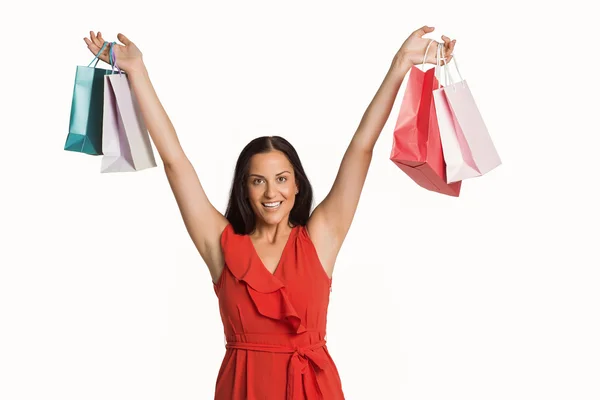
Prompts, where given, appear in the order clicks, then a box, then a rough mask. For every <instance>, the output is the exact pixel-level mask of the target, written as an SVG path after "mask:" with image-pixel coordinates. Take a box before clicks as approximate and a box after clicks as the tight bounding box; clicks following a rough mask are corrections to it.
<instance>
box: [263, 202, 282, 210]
mask: <svg viewBox="0 0 600 400" xmlns="http://www.w3.org/2000/svg"><path fill="white" fill-rule="evenodd" d="M281 203H283V201H274V202H269V203H261V204H262V206H263V207H264V208H265V209H267V210H277V209H278V208H279V207H281ZM267 204H270V205H271V204H277V205H276V206H267Z"/></svg>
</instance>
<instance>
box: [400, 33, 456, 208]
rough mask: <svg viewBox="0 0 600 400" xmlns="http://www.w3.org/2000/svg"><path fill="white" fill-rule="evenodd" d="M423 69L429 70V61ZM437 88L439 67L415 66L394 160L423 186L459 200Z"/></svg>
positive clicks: (406, 96)
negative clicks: (442, 135)
mask: <svg viewBox="0 0 600 400" xmlns="http://www.w3.org/2000/svg"><path fill="white" fill-rule="evenodd" d="M433 42H434V41H433V40H432V41H431V42H430V43H429V45H431V43H433ZM428 49H429V46H428V47H427V50H428ZM427 50H426V51H425V54H427ZM422 67H423V68H425V59H423V66H422ZM434 87H439V83H438V80H437V78H436V77H435V68H431V69H429V70H427V71H425V72H423V71H421V70H420V69H419V68H417V67H416V66H413V67H412V69H411V70H410V75H409V77H408V83H407V86H406V91H405V93H404V98H403V99H402V104H401V105H400V113H399V115H398V119H397V122H396V127H395V128H394V141H393V145H392V153H391V156H390V160H392V161H393V162H394V163H395V164H396V165H397V166H398V167H399V168H400V169H401V170H402V171H404V172H405V173H406V174H407V175H408V176H409V177H410V178H411V179H412V180H413V181H415V182H416V183H417V184H418V185H420V186H421V187H423V188H425V189H427V190H431V191H434V192H438V193H441V194H446V195H449V196H455V197H458V196H459V194H460V187H461V182H455V183H451V184H448V183H447V182H446V164H445V162H444V155H443V151H442V144H441V139H440V133H439V128H438V123H437V116H436V110H435V106H434V103H433V89H434Z"/></svg>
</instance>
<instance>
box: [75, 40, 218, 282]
mask: <svg viewBox="0 0 600 400" xmlns="http://www.w3.org/2000/svg"><path fill="white" fill-rule="evenodd" d="M90 37H91V39H92V40H91V41H86V43H88V42H89V43H88V47H89V48H90V50H91V51H92V52H93V53H94V54H96V53H97V52H98V51H100V48H101V47H102V44H103V43H104V39H102V36H101V34H100V33H99V34H98V36H96V35H93V33H92V32H90ZM118 38H119V40H120V41H121V42H122V43H124V46H122V45H116V46H113V47H114V52H115V54H116V58H117V63H118V66H119V67H120V68H122V69H123V70H124V71H126V73H127V76H128V79H129V82H130V85H131V88H132V91H133V93H134V95H135V98H136V99H137V101H138V103H139V107H140V112H141V114H142V117H143V119H144V123H145V124H146V127H147V128H148V132H149V134H150V137H151V138H152V141H153V142H154V145H155V146H156V149H157V151H158V153H159V155H160V158H161V160H162V161H163V164H164V169H165V173H166V175H167V179H168V181H169V185H170V186H171V189H172V191H173V194H174V195H175V200H176V202H177V205H178V206H179V210H180V212H181V216H182V217H183V221H184V224H185V227H186V229H187V231H188V233H189V235H190V237H191V239H192V241H193V242H194V245H195V246H196V248H197V249H198V251H199V253H200V255H201V256H202V258H203V260H204V262H205V263H206V264H207V266H208V268H209V270H210V274H211V276H212V278H213V281H216V280H217V278H218V276H219V275H220V273H221V271H222V270H223V265H224V263H223V256H222V253H221V244H220V237H221V232H223V229H224V228H225V226H226V225H227V223H228V221H227V219H226V218H225V217H224V216H223V215H222V214H221V213H220V212H219V211H218V210H217V209H216V208H215V207H214V206H213V205H212V204H211V203H210V201H209V200H208V197H207V196H206V193H205V192H204V189H203V188H202V185H201V184H200V180H199V179H198V175H197V174H196V171H195V170H194V167H193V166H192V164H191V162H190V161H189V160H188V158H187V157H186V155H185V153H184V151H183V149H182V147H181V144H180V143H179V139H178V138H177V134H176V132H175V128H174V127H173V124H172V123H171V120H170V119H169V116H168V115H167V113H166V112H165V109H164V108H163V106H162V104H161V102H160V100H159V99H158V96H157V94H156V91H155V90H154V87H153V85H152V82H151V81H150V77H149V75H148V70H147V69H146V67H145V65H144V63H143V61H142V54H141V52H140V51H139V49H138V48H137V47H136V46H135V44H134V43H133V42H131V41H130V40H129V39H127V37H125V36H124V35H122V34H119V35H118ZM100 59H102V60H103V61H105V62H108V61H109V58H108V50H106V51H105V54H103V55H102V56H101V57H100Z"/></svg>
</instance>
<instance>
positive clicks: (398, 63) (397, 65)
mask: <svg viewBox="0 0 600 400" xmlns="http://www.w3.org/2000/svg"><path fill="white" fill-rule="evenodd" d="M412 66H413V63H412V62H411V61H410V60H408V59H407V58H406V57H404V56H403V55H401V54H398V55H396V57H394V61H393V62H392V66H391V68H390V73H391V74H392V75H394V76H397V77H400V78H403V77H404V76H405V75H406V74H407V73H408V71H410V69H411V68H412Z"/></svg>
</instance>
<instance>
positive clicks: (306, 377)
mask: <svg viewBox="0 0 600 400" xmlns="http://www.w3.org/2000/svg"><path fill="white" fill-rule="evenodd" d="M221 247H222V249H223V254H224V258H225V268H224V269H223V272H222V274H221V276H220V277H219V280H218V281H217V284H215V285H214V289H215V293H216V294H217V297H218V298H219V309H220V312H221V320H222V321H223V327H224V330H225V338H226V341H227V344H226V346H225V347H226V352H225V357H224V359H223V363H222V364H221V368H220V370H219V375H218V377H217V383H216V388H215V399H216V400H245V399H247V400H300V399H306V400H316V399H326V400H339V399H344V394H343V392H342V384H341V381H340V377H339V374H338V371H337V368H336V366H335V364H334V362H333V360H332V359H331V356H330V355H329V352H328V351H327V346H326V344H325V331H326V325H327V307H328V305H329V293H330V289H331V279H330V278H329V277H328V276H327V273H326V272H325V270H324V269H323V267H322V265H321V262H320V261H319V258H318V256H317V252H316V250H315V247H314V245H313V243H312V241H311V239H310V237H309V236H308V233H307V231H306V227H305V226H296V227H294V228H292V232H291V233H290V236H289V238H288V240H287V243H286V245H285V247H284V249H283V254H282V255H281V259H280V261H279V264H278V265H277V269H276V270H275V272H274V273H273V274H271V272H270V271H269V270H268V269H267V268H266V267H265V266H264V264H263V263H262V261H261V259H260V257H259V256H258V254H257V253H256V250H255V248H254V245H253V243H252V240H251V239H250V236H248V235H238V234H236V233H235V232H234V230H233V227H232V225H231V224H228V225H227V227H226V228H225V230H224V231H223V233H222V235H221Z"/></svg>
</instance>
